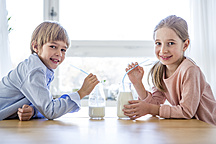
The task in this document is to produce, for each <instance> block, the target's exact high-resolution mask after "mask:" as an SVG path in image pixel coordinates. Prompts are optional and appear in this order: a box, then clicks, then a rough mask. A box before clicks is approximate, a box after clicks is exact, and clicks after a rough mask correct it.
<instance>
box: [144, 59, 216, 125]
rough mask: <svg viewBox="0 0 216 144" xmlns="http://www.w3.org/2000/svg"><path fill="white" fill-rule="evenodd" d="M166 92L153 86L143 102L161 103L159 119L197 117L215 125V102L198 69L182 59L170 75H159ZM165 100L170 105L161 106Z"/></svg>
mask: <svg viewBox="0 0 216 144" xmlns="http://www.w3.org/2000/svg"><path fill="white" fill-rule="evenodd" d="M163 82H164V86H165V87H166V89H167V90H166V92H160V91H158V90H156V89H155V88H153V93H150V92H149V93H148V96H147V97H146V99H145V101H146V102H149V103H152V104H158V105H160V104H161V107H160V112H159V115H160V117H163V118H185V119H191V118H193V117H195V118H196V119H198V120H202V121H204V122H207V123H210V124H214V125H216V101H215V98H214V96H213V93H212V90H211V87H210V85H209V84H208V83H207V82H206V80H205V77H204V75H203V73H202V72H201V70H200V68H199V67H198V66H197V65H195V64H194V63H193V62H192V61H191V60H189V59H188V58H186V59H185V60H184V61H183V62H182V63H181V64H180V65H179V67H178V68H177V69H176V71H175V72H174V73H173V75H172V76H170V77H169V78H167V79H165V78H163ZM165 100H167V101H168V102H169V103H170V104H171V105H172V106H170V105H165V104H164V102H165Z"/></svg>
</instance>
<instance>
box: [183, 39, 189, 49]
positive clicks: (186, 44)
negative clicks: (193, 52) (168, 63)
mask: <svg viewBox="0 0 216 144" xmlns="http://www.w3.org/2000/svg"><path fill="white" fill-rule="evenodd" d="M189 44H190V40H189V39H187V40H185V42H184V43H183V46H184V47H183V51H186V50H187V48H188V47H189Z"/></svg>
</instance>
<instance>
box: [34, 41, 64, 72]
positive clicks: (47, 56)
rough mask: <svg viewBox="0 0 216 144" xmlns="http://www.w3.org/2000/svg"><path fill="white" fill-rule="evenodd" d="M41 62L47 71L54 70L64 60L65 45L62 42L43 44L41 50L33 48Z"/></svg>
mask: <svg viewBox="0 0 216 144" xmlns="http://www.w3.org/2000/svg"><path fill="white" fill-rule="evenodd" d="M34 50H35V52H36V53H37V54H38V56H39V58H40V59H41V61H42V62H43V63H44V64H45V65H46V67H47V68H49V69H56V68H57V67H58V65H60V64H61V63H62V62H63V61H64V59H65V53H66V50H67V45H66V43H65V42H63V41H54V42H48V43H45V44H44V45H43V46H42V48H36V47H34Z"/></svg>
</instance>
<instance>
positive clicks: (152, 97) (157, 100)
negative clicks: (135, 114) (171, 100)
mask: <svg viewBox="0 0 216 144" xmlns="http://www.w3.org/2000/svg"><path fill="white" fill-rule="evenodd" d="M152 89H153V92H152V93H151V92H148V95H147V97H146V98H145V99H144V101H145V102H147V103H151V104H156V105H160V104H163V103H164V102H165V100H166V97H165V96H164V93H163V92H161V91H159V90H157V89H156V88H155V87H153V88H152Z"/></svg>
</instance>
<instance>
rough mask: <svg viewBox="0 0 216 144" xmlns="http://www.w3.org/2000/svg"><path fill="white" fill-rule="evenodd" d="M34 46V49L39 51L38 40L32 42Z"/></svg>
mask: <svg viewBox="0 0 216 144" xmlns="http://www.w3.org/2000/svg"><path fill="white" fill-rule="evenodd" d="M32 48H33V50H34V51H35V52H36V53H38V45H37V42H36V41H33V42H32Z"/></svg>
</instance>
